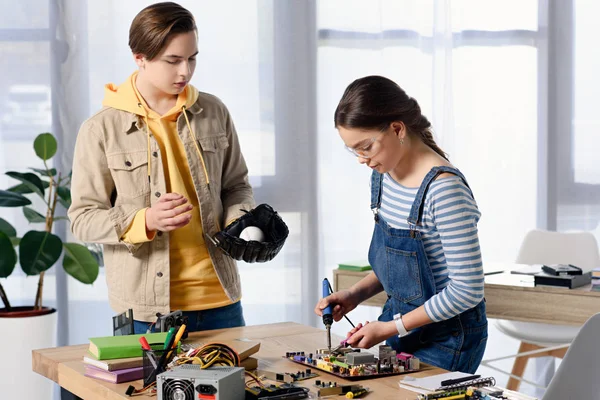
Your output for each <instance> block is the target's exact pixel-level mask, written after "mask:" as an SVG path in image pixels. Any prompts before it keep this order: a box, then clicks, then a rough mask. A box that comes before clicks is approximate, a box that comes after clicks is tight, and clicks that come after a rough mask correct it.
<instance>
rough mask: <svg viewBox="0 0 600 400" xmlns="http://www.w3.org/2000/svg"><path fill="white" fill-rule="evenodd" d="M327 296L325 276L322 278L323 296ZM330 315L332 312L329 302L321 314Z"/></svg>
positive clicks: (327, 284) (327, 283)
mask: <svg viewBox="0 0 600 400" xmlns="http://www.w3.org/2000/svg"><path fill="white" fill-rule="evenodd" d="M327 296H329V281H328V280H327V278H325V279H323V298H325V297H327ZM328 314H329V315H331V314H332V309H331V304H329V305H328V306H327V307H325V308H324V309H323V315H328Z"/></svg>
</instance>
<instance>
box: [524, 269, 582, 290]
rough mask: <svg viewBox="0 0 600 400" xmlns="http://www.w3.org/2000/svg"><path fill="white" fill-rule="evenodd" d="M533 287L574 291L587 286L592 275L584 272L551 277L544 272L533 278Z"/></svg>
mask: <svg viewBox="0 0 600 400" xmlns="http://www.w3.org/2000/svg"><path fill="white" fill-rule="evenodd" d="M533 279H534V283H535V286H559V287H566V288H569V289H575V288H577V287H580V286H584V285H587V284H589V283H590V282H591V281H592V273H591V272H586V273H585V274H582V275H567V274H559V275H551V274H548V273H546V272H540V273H539V274H535V275H534V276H533Z"/></svg>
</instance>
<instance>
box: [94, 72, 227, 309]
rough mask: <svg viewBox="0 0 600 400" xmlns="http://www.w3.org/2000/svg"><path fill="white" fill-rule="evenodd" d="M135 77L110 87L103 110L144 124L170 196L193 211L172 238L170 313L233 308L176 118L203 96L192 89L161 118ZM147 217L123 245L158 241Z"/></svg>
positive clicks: (136, 220)
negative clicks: (109, 109)
mask: <svg viewBox="0 0 600 400" xmlns="http://www.w3.org/2000/svg"><path fill="white" fill-rule="evenodd" d="M136 77H137V72H135V73H133V74H132V75H131V76H130V77H129V78H128V80H127V81H126V82H125V83H123V84H122V85H120V86H118V87H117V86H114V85H113V84H108V85H106V87H105V97H104V101H103V102H102V105H103V106H106V107H112V108H116V109H119V110H123V111H127V112H131V113H134V114H136V115H139V116H141V117H143V118H144V120H145V121H146V123H147V124H148V128H149V129H150V131H151V132H152V133H153V135H154V138H155V139H156V142H157V144H158V147H159V148H160V153H161V157H162V160H163V167H164V174H165V180H166V184H167V191H168V192H169V193H179V194H181V195H183V196H184V197H185V198H187V199H188V201H189V203H190V204H192V206H193V209H192V211H191V214H192V219H191V221H190V223H189V224H187V225H186V226H184V227H181V228H179V229H176V230H174V231H171V232H170V233H169V235H170V237H169V256H170V257H169V259H170V269H171V282H170V291H171V310H207V309H211V308H216V307H222V306H225V305H228V304H231V303H232V302H231V300H229V298H228V297H227V295H226V294H225V291H224V289H223V287H222V285H221V283H220V282H219V279H218V278H217V274H216V272H215V269H214V266H213V265H212V262H211V259H210V256H209V254H208V250H207V248H206V244H205V243H204V235H203V232H202V221H201V219H200V218H201V217H200V209H199V206H198V197H197V196H196V192H195V190H194V184H193V181H192V176H191V174H190V168H189V166H188V163H187V157H186V154H185V149H184V147H183V143H182V141H181V139H180V137H179V133H178V132H177V118H178V117H179V115H180V114H181V111H182V107H183V106H185V107H190V106H192V105H193V104H194V103H195V102H196V100H197V99H198V90H196V88H194V87H193V86H191V85H188V86H187V87H186V88H185V90H184V91H183V92H182V93H180V94H179V96H178V97H177V102H176V104H175V106H174V107H173V108H172V109H171V110H169V111H168V112H166V113H165V114H164V115H159V114H158V113H157V112H155V111H153V110H152V109H150V107H148V104H147V103H146V101H145V100H144V98H143V97H142V96H141V94H140V93H139V91H138V90H137V87H136V86H135V80H136ZM149 162H151V158H150V157H149ZM145 215H146V209H142V210H140V211H138V212H137V214H136V216H135V218H134V220H133V222H132V223H131V225H130V227H129V229H128V230H127V232H125V234H124V235H123V237H122V240H123V241H125V242H128V243H142V242H147V241H151V240H152V239H154V235H155V232H147V231H146V217H145Z"/></svg>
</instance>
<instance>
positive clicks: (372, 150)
mask: <svg viewBox="0 0 600 400" xmlns="http://www.w3.org/2000/svg"><path fill="white" fill-rule="evenodd" d="M386 132H387V130H383V131H381V132H379V133H378V134H377V135H376V136H373V137H372V138H370V139H369V141H368V142H366V143H365V144H363V145H361V146H360V147H359V148H353V147H349V146H345V147H346V150H348V151H349V152H350V153H352V154H353V155H355V156H356V157H360V158H373V157H375V155H377V153H379V152H380V151H381V148H382V144H381V141H380V140H379V141H378V140H377V139H378V138H379V137H380V136H381V135H383V134H384V133H386Z"/></svg>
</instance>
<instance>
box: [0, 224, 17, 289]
mask: <svg viewBox="0 0 600 400" xmlns="http://www.w3.org/2000/svg"><path fill="white" fill-rule="evenodd" d="M0 254H2V256H0V278H8V276H9V275H10V274H12V272H13V270H14V269H15V265H17V252H16V251H15V249H14V248H13V245H12V242H11V241H10V238H9V237H8V236H7V235H6V234H5V233H4V232H0Z"/></svg>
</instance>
